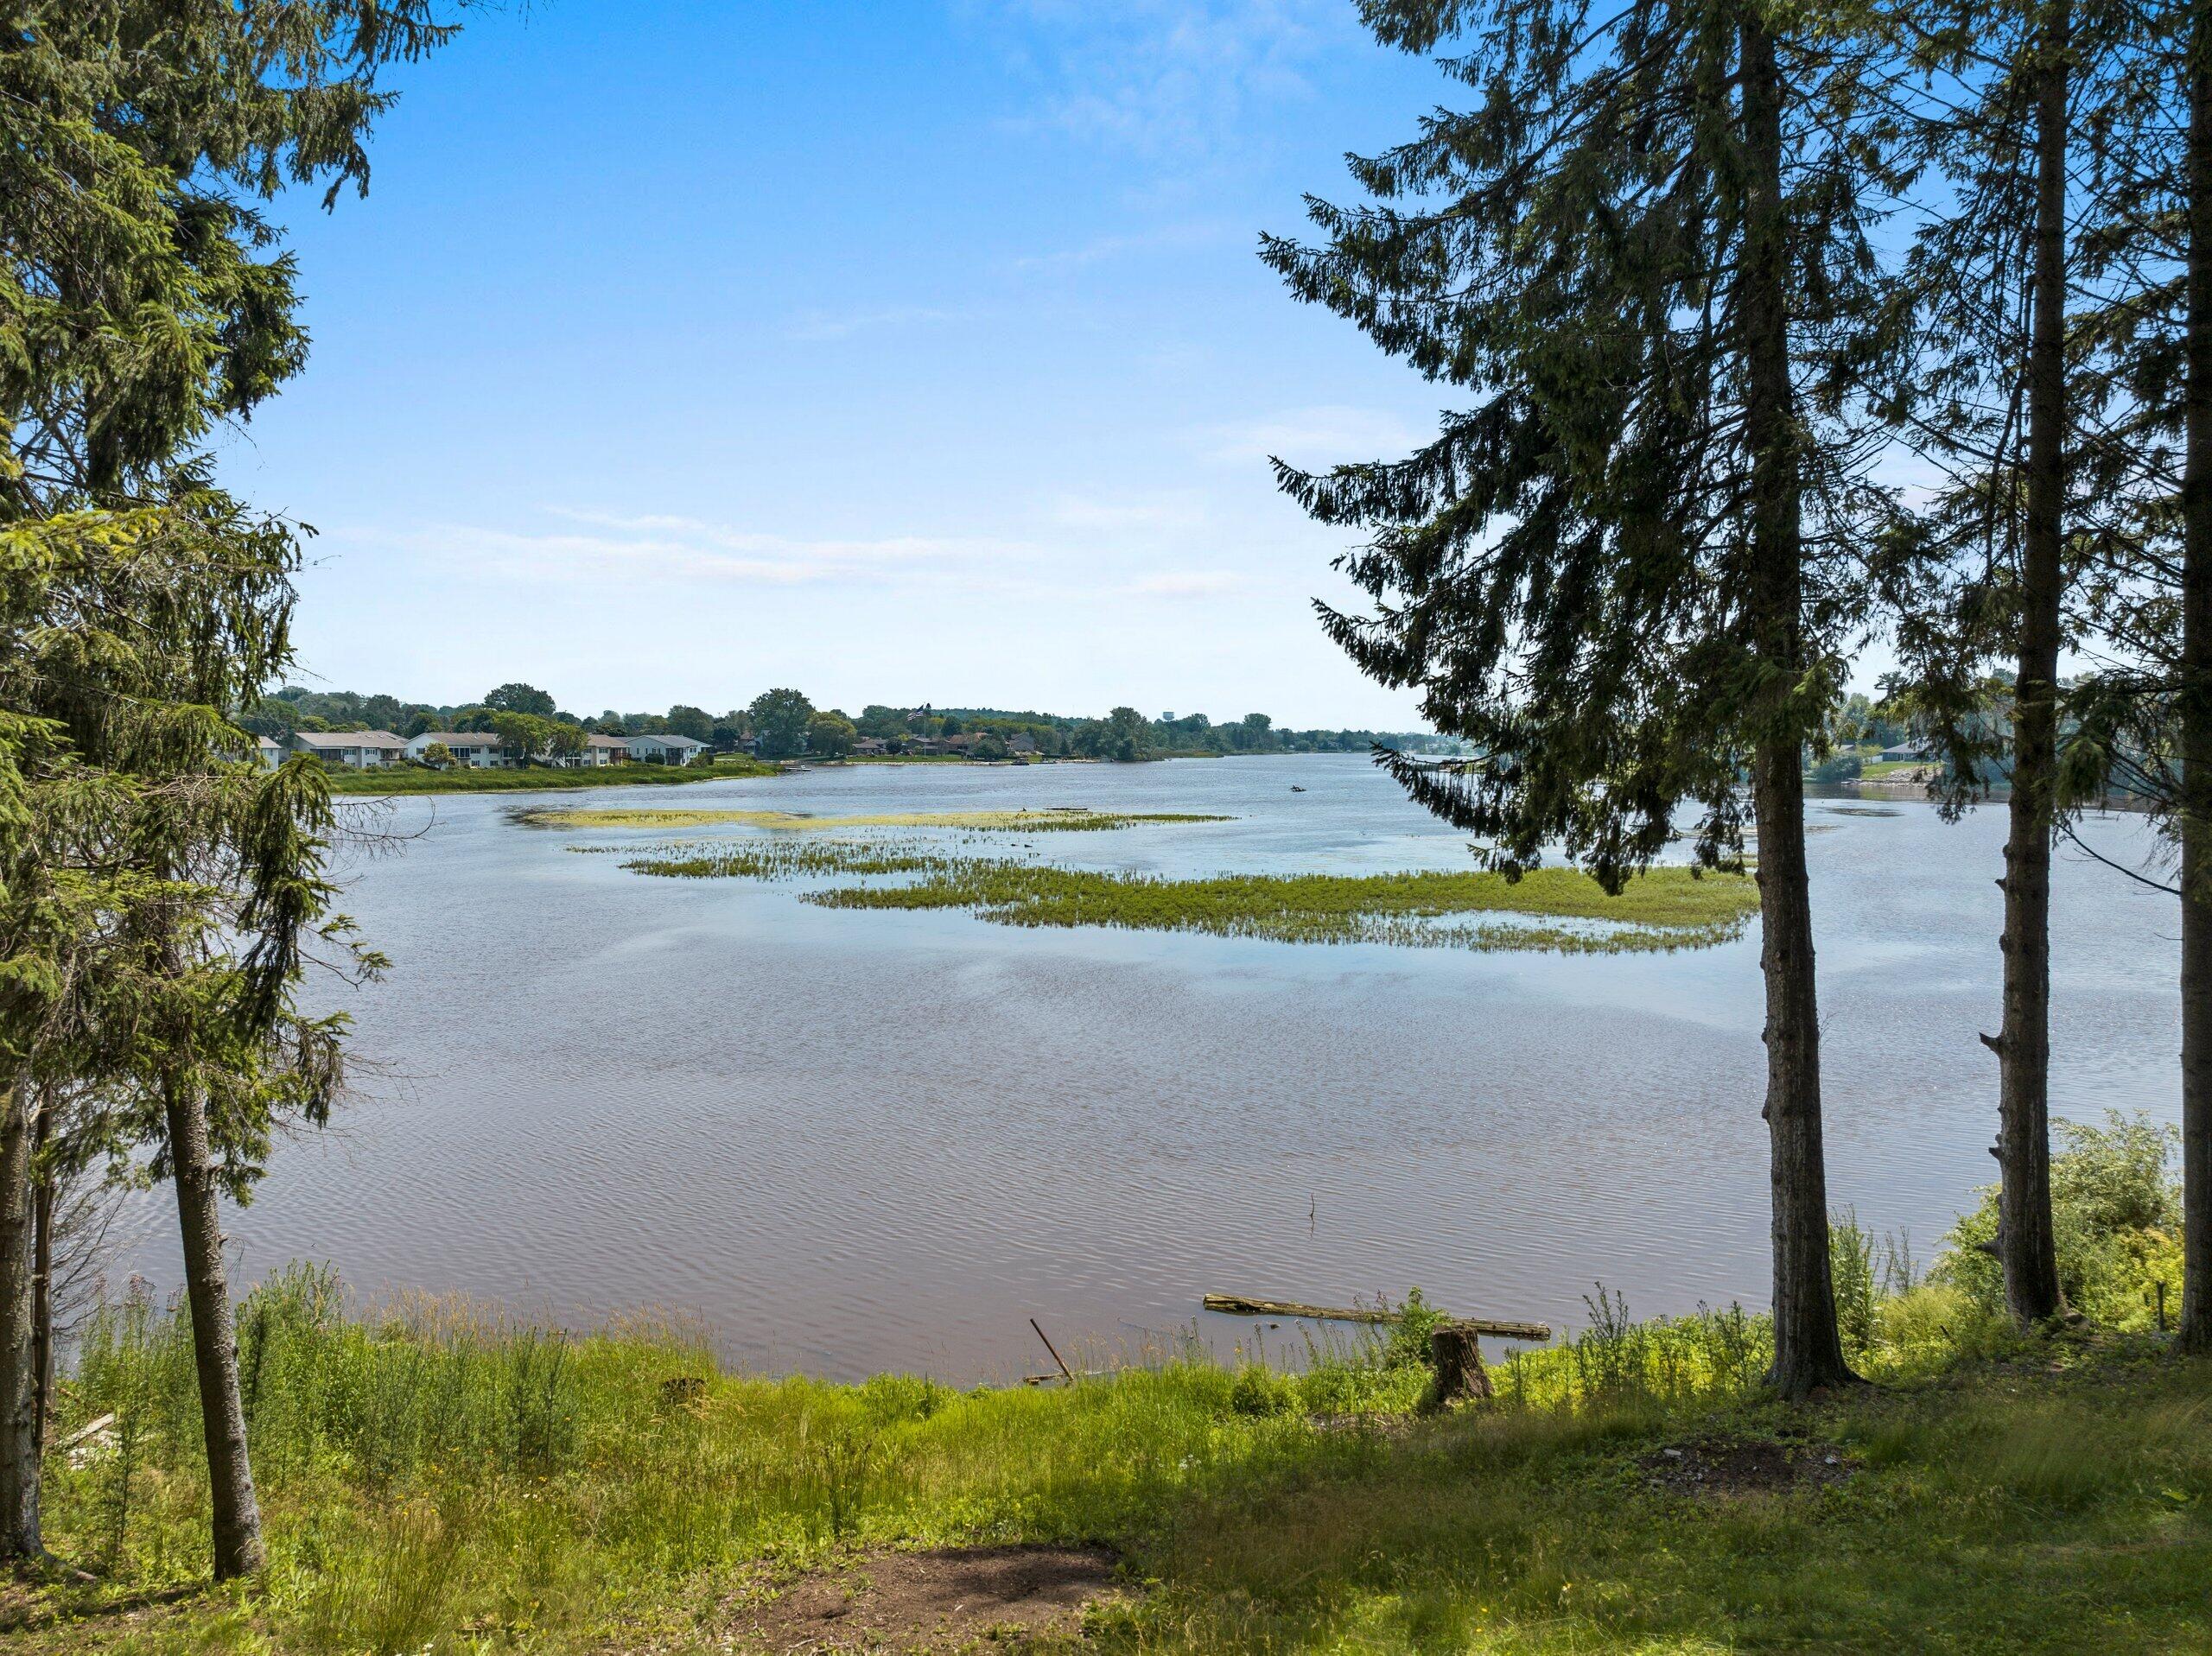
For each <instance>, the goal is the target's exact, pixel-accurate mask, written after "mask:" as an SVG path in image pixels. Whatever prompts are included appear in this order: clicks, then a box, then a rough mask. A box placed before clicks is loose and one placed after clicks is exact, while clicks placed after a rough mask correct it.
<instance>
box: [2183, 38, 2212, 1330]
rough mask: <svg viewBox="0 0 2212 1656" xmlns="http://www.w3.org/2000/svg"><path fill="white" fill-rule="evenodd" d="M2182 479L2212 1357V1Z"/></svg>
mask: <svg viewBox="0 0 2212 1656" xmlns="http://www.w3.org/2000/svg"><path fill="white" fill-rule="evenodd" d="M2187 165H2188V175H2187V185H2186V188H2187V191H2188V198H2189V199H2188V209H2187V210H2188V214H2189V320H2188V329H2189V333H2188V365H2189V378H2188V386H2187V390H2186V391H2185V393H2184V395H2185V396H2186V397H2187V399H2188V402H2187V406H2186V409H2185V416H2184V417H2185V420H2186V431H2185V434H2184V441H2185V443H2186V446H2187V447H2186V453H2185V454H2184V457H2183V472H2182V525H2183V528H2182V536H2183V539H2182V578H2181V579H2182V599H2181V636H2182V645H2181V787H2182V810H2181V1144H2182V1221H2181V1231H2182V1291H2181V1324H2180V1328H2179V1329H2178V1331H2177V1335H2176V1336H2175V1337H2176V1342H2177V1344H2178V1345H2179V1346H2180V1347H2181V1348H2182V1349H2183V1350H2184V1351H2192V1352H2198V1353H2205V1352H2212V0H2195V3H2193V4H2192V5H2191V7H2190V61H2189V151H2188V163H2187Z"/></svg>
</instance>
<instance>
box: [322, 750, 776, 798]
mask: <svg viewBox="0 0 2212 1656" xmlns="http://www.w3.org/2000/svg"><path fill="white" fill-rule="evenodd" d="M781 774H783V771H782V767H781V766H779V765H771V764H768V763H767V762H766V761H765V760H761V759H723V760H721V761H720V762H719V763H717V764H715V765H594V766H588V767H582V768H579V769H576V770H573V771H570V770H562V769H557V768H556V767H554V766H552V765H532V766H531V767H529V768H528V769H525V770H512V771H511V770H484V771H478V770H472V769H468V768H467V767H461V768H458V769H454V770H450V771H431V770H428V769H425V768H423V767H422V766H420V765H384V766H381V767H379V768H378V769H377V770H374V771H350V770H340V769H337V768H335V767H334V768H333V769H332V771H331V773H330V791H331V792H333V793H334V794H372V795H375V796H378V797H384V796H389V795H392V794H521V793H536V792H540V791H545V790H555V789H563V788H632V787H637V786H639V785H640V784H643V785H646V786H655V787H672V786H676V785H678V784H683V783H687V782H715V781H722V780H727V779H728V778H729V777H773V776H780V775H781Z"/></svg>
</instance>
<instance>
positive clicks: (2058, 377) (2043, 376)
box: [1992, 0, 2069, 1329]
mask: <svg viewBox="0 0 2212 1656" xmlns="http://www.w3.org/2000/svg"><path fill="white" fill-rule="evenodd" d="M2068 3H2069V0H2050V12H2049V15H2048V16H2047V19H2046V21H2045V22H2044V34H2043V41H2042V55H2043V63H2042V66H2041V68H2040V70H2039V74H2040V77H2041V79H2040V85H2039V86H2038V87H2037V98H2036V135H2035V144H2036V225H2035V266H2034V274H2033V289H2032V291H2033V301H2032V303H2033V315H2032V317H2031V334H2030V338H2029V343H2028V471H2027V521H2026V523H2025V524H2024V530H2023V535H2022V540H2021V557H2020V635H2019V658H2018V678H2017V680H2016V682H2015V686H2014V693H2013V708H2012V800H2011V803H2010V812H2011V818H2012V821H2011V832H2010V834H2009V835H2008V837H2007V838H2006V840H2005V879H2004V882H2003V884H2004V887H2005V936H2004V939H2003V944H2002V947H2003V950H2004V959H2005V1025H2004V1029H2003V1031H2001V1032H2000V1033H1999V1036H1998V1037H1997V1039H1996V1040H1995V1041H1994V1042H1993V1043H1992V1044H1993V1046H1994V1047H1995V1049H1996V1052H1997V1067H1998V1101H1997V1122H1998V1126H1997V1164H1998V1170H1999V1174H1998V1177H1999V1194H1998V1228H1997V1257H1998V1259H1999V1263H2000V1264H2001V1265H2002V1266H2003V1267H2004V1272H2005V1305H2006V1306H2007V1308H2008V1309H2010V1310H2011V1311H2012V1320H2013V1321H2014V1322H2015V1323H2018V1324H2019V1325H2020V1326H2021V1327H2022V1328H2024V1329H2025V1328H2032V1327H2034V1326H2035V1325H2036V1324H2037V1323H2044V1322H2047V1321H2049V1320H2050V1318H2051V1317H2056V1316H2057V1315H2058V1313H2059V1312H2060V1311H2061V1310H2063V1309H2064V1304H2063V1299H2062V1298H2061V1296H2060V1294H2059V1290H2058V1255H2057V1249H2056V1243H2055V1241H2054V1240H2053V1238H2052V1234H2051V1219H2050V851H2051V826H2052V822H2053V813H2054V806H2055V803H2056V799H2055V794H2056V783H2057V770H2058V642H2059V629H2060V625H2061V617H2060V605H2061V602H2062V600H2063V592H2064V587H2065V572H2064V538H2063V537H2064V525H2063V522H2062V521H2061V520H2062V517H2063V512H2064V509H2065V491H2066V476H2065V464H2066V460H2065V448H2064V444H2065V422H2066V136H2067V134H2066V114H2067V68H2066V49H2067V35H2068V32H2069V31H2068V22H2069V20H2068V16H2067V7H2068Z"/></svg>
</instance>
